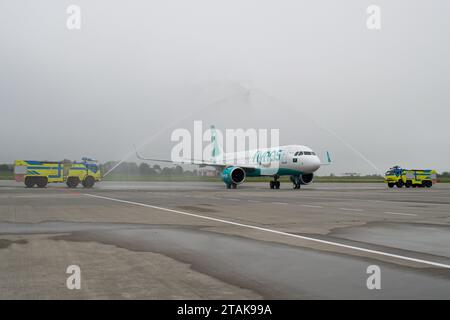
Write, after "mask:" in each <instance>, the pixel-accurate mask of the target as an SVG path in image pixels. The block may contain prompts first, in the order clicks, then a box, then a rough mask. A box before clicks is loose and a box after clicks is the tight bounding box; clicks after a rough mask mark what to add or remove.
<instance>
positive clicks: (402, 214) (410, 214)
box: [385, 211, 417, 216]
mask: <svg viewBox="0 0 450 320" xmlns="http://www.w3.org/2000/svg"><path fill="white" fill-rule="evenodd" d="M385 213H387V214H398V215H401V216H417V214H414V213H401V212H389V211H386V212H385Z"/></svg>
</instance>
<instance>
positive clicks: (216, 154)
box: [211, 125, 223, 161]
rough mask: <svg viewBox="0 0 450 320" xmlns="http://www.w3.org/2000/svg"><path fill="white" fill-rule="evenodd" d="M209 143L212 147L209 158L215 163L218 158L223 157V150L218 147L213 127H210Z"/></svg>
mask: <svg viewBox="0 0 450 320" xmlns="http://www.w3.org/2000/svg"><path fill="white" fill-rule="evenodd" d="M211 143H212V145H213V149H212V153H211V158H212V159H213V161H216V160H217V159H218V158H219V157H220V156H222V155H223V150H222V147H221V146H220V145H219V142H218V141H217V133H216V128H215V127H214V126H213V125H212V126H211Z"/></svg>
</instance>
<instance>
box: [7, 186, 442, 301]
mask: <svg viewBox="0 0 450 320" xmlns="http://www.w3.org/2000/svg"><path fill="white" fill-rule="evenodd" d="M449 224H450V185H447V184H438V185H436V186H435V187H433V188H431V189H388V188H387V187H386V186H385V185H383V184H367V183H362V184H357V183H334V184H327V183H316V184H312V185H308V186H304V187H303V188H302V189H301V190H292V189H291V185H290V184H287V183H286V184H284V185H282V188H281V189H280V190H270V189H269V188H268V186H267V184H266V183H248V184H244V185H242V186H239V188H238V189H237V190H227V189H225V188H224V185H223V184H221V183H199V182H101V183H99V184H98V185H96V187H95V188H93V189H83V188H78V189H67V188H65V187H64V186H63V185H54V186H53V185H52V186H49V187H48V188H46V189H36V188H33V189H26V188H24V187H23V186H22V185H20V184H18V183H15V182H12V181H0V289H1V290H0V298H4V299H5V298H6V299H18V298H25V299H48V298H62V299H74V298H93V299H97V298H109V299H116V298H126V299H127V298H135V299H403V298H409V299H449V298H450V232H449V231H450V229H449ZM69 265H78V266H80V268H81V270H82V288H81V289H80V290H68V289H67V288H66V278H67V277H68V275H67V274H66V273H65V271H66V268H67V266H69ZM373 265H376V266H378V267H379V270H380V280H381V281H380V283H381V289H369V288H368V286H367V279H368V278H369V277H370V276H371V274H368V273H367V268H368V267H369V266H373Z"/></svg>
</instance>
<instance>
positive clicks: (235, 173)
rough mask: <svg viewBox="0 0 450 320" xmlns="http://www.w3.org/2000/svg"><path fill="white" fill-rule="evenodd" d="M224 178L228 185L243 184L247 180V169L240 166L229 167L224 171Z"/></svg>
mask: <svg viewBox="0 0 450 320" xmlns="http://www.w3.org/2000/svg"><path fill="white" fill-rule="evenodd" d="M222 180H223V182H225V184H227V185H231V184H233V183H234V184H241V183H242V182H244V181H245V170H244V169H242V168H240V167H228V168H225V169H224V170H223V171H222Z"/></svg>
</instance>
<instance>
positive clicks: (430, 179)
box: [384, 166, 437, 188]
mask: <svg viewBox="0 0 450 320" xmlns="http://www.w3.org/2000/svg"><path fill="white" fill-rule="evenodd" d="M436 179H437V178H436V171H435V170H429V169H422V170H418V169H402V168H400V167H399V166H395V167H392V168H390V169H389V170H388V171H386V174H385V178H384V180H385V182H386V183H387V185H388V186H389V188H393V187H394V186H397V188H402V187H403V186H405V187H406V188H417V187H426V188H430V187H431V186H432V185H433V184H435V183H436V181H437V180H436Z"/></svg>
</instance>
